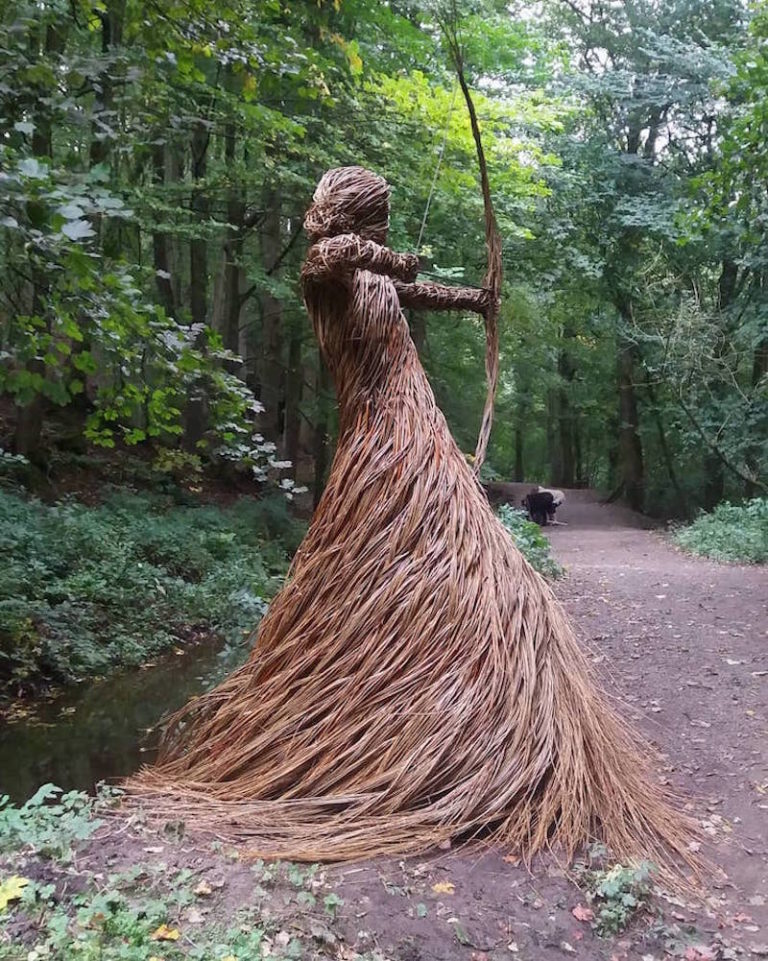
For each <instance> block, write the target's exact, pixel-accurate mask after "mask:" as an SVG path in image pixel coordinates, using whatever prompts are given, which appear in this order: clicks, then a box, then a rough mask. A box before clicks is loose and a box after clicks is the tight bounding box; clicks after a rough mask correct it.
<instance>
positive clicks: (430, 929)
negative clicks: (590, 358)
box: [78, 485, 768, 961]
mask: <svg viewBox="0 0 768 961" xmlns="http://www.w3.org/2000/svg"><path fill="white" fill-rule="evenodd" d="M525 489H527V485H526V487H521V490H522V491H523V492H524V491H525ZM517 502H518V503H519V497H518V499H517ZM558 518H559V519H560V520H562V521H563V522H565V523H566V524H567V526H558V527H554V528H548V533H549V536H550V537H551V540H552V544H553V548H554V553H555V555H556V557H557V558H558V559H559V560H560V561H561V562H562V563H564V564H565V565H566V567H567V570H568V574H567V577H566V578H565V579H564V580H562V581H561V582H559V584H558V586H557V593H558V594H559V595H560V597H561V598H562V600H563V602H564V604H565V606H566V608H567V610H568V612H569V613H570V615H571V617H572V618H573V620H574V622H575V623H576V625H577V628H578V630H579V633H580V635H581V637H582V639H583V641H584V643H585V644H586V645H587V646H588V647H589V648H590V650H591V651H592V658H593V660H594V662H595V665H596V669H597V670H598V672H599V673H600V674H601V675H602V677H603V679H604V683H605V686H606V687H607V689H608V690H609V691H610V692H611V693H612V694H613V695H615V696H617V697H618V698H620V699H621V701H622V702H623V704H624V706H625V708H624V709H625V711H626V713H628V714H629V716H631V717H632V718H633V721H634V723H636V725H637V726H638V727H639V728H640V729H641V730H642V731H643V732H644V734H645V735H646V736H647V737H648V738H649V739H650V740H651V741H652V742H653V743H654V744H655V745H656V746H657V747H658V749H659V750H660V751H661V754H662V758H661V762H660V767H659V771H658V774H659V777H660V778H662V779H663V780H665V781H666V782H668V783H669V784H670V785H672V786H673V788H674V789H675V790H676V791H677V792H679V793H680V794H681V795H682V797H683V800H682V801H681V804H684V805H685V806H686V807H687V808H688V810H689V811H690V812H691V813H693V814H694V815H695V817H696V818H697V819H698V821H699V822H700V824H701V827H702V832H703V844H702V854H704V855H706V856H707V857H708V858H709V859H710V861H711V862H712V865H713V866H712V868H711V870H710V871H709V872H708V876H707V878H706V879H705V880H706V891H705V892H704V894H703V897H701V898H699V899H695V898H694V897H692V896H688V897H679V896H673V895H671V894H667V895H666V896H665V895H664V893H663V892H662V893H661V894H660V896H658V897H657V898H656V899H655V900H654V906H653V909H652V910H651V911H650V912H649V913H646V914H645V915H644V916H643V917H642V918H639V919H637V920H636V921H635V922H633V923H632V924H631V925H630V927H629V928H628V929H627V930H626V931H625V932H623V933H622V934H620V935H618V936H615V937H611V938H599V937H598V936H597V935H596V934H595V933H594V932H593V930H592V927H591V925H590V923H589V922H588V921H579V920H577V918H576V917H574V915H573V913H572V911H573V909H574V908H575V907H577V906H578V905H586V903H587V902H586V900H585V894H584V892H583V891H582V890H580V888H579V887H578V884H577V878H576V877H575V876H574V874H573V873H572V872H568V871H565V870H564V869H563V868H562V866H559V865H558V864H557V862H556V860H555V859H554V858H551V857H550V858H543V859H540V860H538V861H537V862H536V863H535V864H534V865H532V866H531V869H530V870H528V869H527V868H526V867H525V866H523V865H520V864H519V863H515V861H514V856H513V855H512V854H510V852H507V851H503V850H483V849H481V848H479V847H477V846H474V847H471V848H459V849H458V850H456V851H440V852H437V854H435V855H432V856H430V857H425V858H420V859H411V860H406V861H392V862H382V861H373V862H366V863H362V864H357V865H344V866H337V867H326V868H324V869H322V871H321V872H320V874H319V875H317V878H316V881H315V882H314V884H315V886H316V888H317V896H318V900H317V905H316V907H314V908H310V907H306V905H305V906H299V904H298V903H297V901H296V898H295V892H294V894H293V895H292V894H291V890H290V885H289V884H288V882H287V881H285V879H284V878H283V880H282V881H281V880H280V879H279V878H278V880H277V881H275V882H273V884H272V887H270V889H269V891H266V890H265V888H264V885H263V884H262V883H261V882H260V881H259V878H258V868H257V869H256V871H255V872H254V865H253V859H252V858H250V857H249V855H248V852H247V850H234V851H218V852H217V853H214V852H213V849H212V848H211V846H210V845H209V844H203V843H200V842H193V841H192V840H191V839H190V838H189V837H187V838H184V839H182V840H180V841H170V840H169V839H168V838H167V837H166V838H162V839H159V840H157V839H155V840H153V839H151V838H150V837H149V835H148V834H147V833H146V832H145V831H143V830H142V829H141V828H139V827H136V826H133V827H131V826H129V825H123V826H122V827H121V829H120V831H118V832H114V831H113V832H111V835H110V836H108V837H106V838H102V839H101V840H100V841H99V842H98V843H97V844H93V843H91V844H90V845H88V846H87V847H86V848H85V849H84V850H83V852H82V853H81V855H80V856H79V857H78V868H79V869H81V870H83V869H88V870H89V871H99V870H102V871H114V870H119V869H120V868H121V867H122V868H124V867H126V866H127V865H128V864H131V863H136V862H137V861H142V860H146V859H147V854H146V853H145V852H146V851H147V849H148V848H149V850H151V851H154V852H157V853H156V855H153V856H156V857H161V858H162V859H163V861H164V862H167V863H168V865H169V870H170V869H171V868H172V867H174V866H175V867H182V866H184V867H190V868H192V870H193V871H194V872H195V873H196V875H199V876H200V877H211V878H216V879H219V882H220V883H218V884H217V886H216V887H215V891H214V895H213V897H212V899H211V900H210V902H209V904H208V907H207V910H209V911H210V912H211V919H215V918H216V917H217V916H218V917H220V918H224V917H230V918H231V917H232V916H234V913H235V912H236V910H237V909H238V908H239V907H242V906H243V905H244V904H245V903H247V902H250V903H253V901H254V899H261V902H260V903H262V904H263V910H264V912H265V913H266V915H267V916H269V917H270V918H271V921H272V923H273V924H274V925H276V927H277V928H281V927H282V928H285V929H286V930H288V931H290V932H291V933H292V934H296V933H297V932H298V933H299V934H300V935H301V938H302V943H303V944H305V946H306V949H305V953H304V954H303V955H302V956H303V957H315V958H320V957H323V958H325V957H328V958H358V957H360V956H364V957H374V956H375V957H379V958H382V957H383V958H385V959H391V961H453V959H456V961H459V959H461V961H500V959H509V961H512V959H524V961H554V959H562V958H564V957H569V956H572V957H575V958H583V959H589V961H592V959H596V961H635V959H637V961H641V959H642V961H651V959H655V961H658V959H661V958H665V957H670V956H674V957H681V958H685V959H686V961H705V959H706V961H713V959H728V958H748V957H764V956H768V763H767V762H768V750H767V747H768V619H767V618H766V600H767V599H768V575H767V574H766V570H765V568H750V567H744V566H724V565H721V564H717V563H714V562H711V561H707V560H703V559H699V558H694V557H691V556H688V555H685V554H683V553H681V552H679V551H678V550H676V549H675V548H674V547H673V546H672V544H671V543H670V541H669V540H668V539H667V537H666V536H665V535H664V533H663V532H659V531H650V530H647V529H644V528H645V527H647V526H648V524H647V522H646V521H645V519H643V518H640V517H639V516H637V515H633V514H631V512H629V511H627V510H625V509H623V508H621V507H615V506H610V507H606V506H603V505H600V504H598V503H597V502H596V500H595V499H594V497H593V496H592V495H591V494H589V493H588V492H568V500H567V502H566V504H565V506H564V507H563V508H562V509H561V510H560V511H559V513H558ZM155 845H159V846H155ZM505 856H506V857H505ZM329 891H330V892H334V893H335V894H336V895H338V897H340V898H341V899H342V902H343V903H341V904H339V905H338V906H337V907H336V908H335V909H333V908H332V909H331V910H332V911H333V910H335V914H336V917H332V916H331V914H329V912H328V908H327V905H326V907H325V908H324V907H323V897H324V895H326V894H327V893H328V892H329ZM577 913H578V912H577ZM278 943H279V939H278ZM374 950H376V951H377V952H379V953H378V954H375V955H374V954H373V953H372V952H374ZM276 952H277V949H276Z"/></svg>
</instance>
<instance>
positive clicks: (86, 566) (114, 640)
mask: <svg viewBox="0 0 768 961" xmlns="http://www.w3.org/2000/svg"><path fill="white" fill-rule="evenodd" d="M300 536H301V525H299V524H297V522H296V521H294V520H293V519H292V518H290V516H289V515H288V513H287V510H286V506H285V503H284V502H283V500H282V498H280V497H279V496H278V495H276V498H273V499H266V500H263V501H257V500H241V501H239V502H237V503H236V504H234V505H233V506H231V507H228V508H218V507H213V506H173V505H171V504H169V503H168V502H167V501H166V500H164V499H163V498H161V497H149V496H139V495H135V494H126V493H115V494H113V495H112V496H110V497H108V498H107V499H106V500H105V502H104V503H103V504H102V505H100V506H98V507H86V506H84V505H82V504H77V503H74V502H63V503H60V504H56V505H53V506H47V505H44V504H42V503H40V502H37V501H34V500H24V499H22V498H20V497H18V496H16V495H14V494H11V493H4V492H0V559H1V560H0V683H2V684H3V685H6V686H8V685H11V686H13V687H14V688H17V689H18V688H20V687H21V688H23V687H24V686H25V685H26V684H29V683H31V682H36V681H39V680H41V679H42V680H46V679H50V680H56V681H68V680H73V679H77V678H80V677H84V676H88V675H93V674H102V673H104V672H106V671H109V670H111V669H113V668H115V667H117V666H135V665H139V664H141V663H143V662H145V661H147V660H148V659H150V658H151V657H152V656H154V655H155V654H158V653H160V652H161V651H165V650H167V649H168V648H170V647H173V646H175V645H178V644H180V643H184V641H185V639H186V638H187V637H188V636H189V635H190V633H195V634H198V635H199V634H200V633H216V634H219V635H221V636H223V637H225V638H226V639H227V640H228V641H229V642H231V643H235V642H237V641H238V640H240V639H241V638H242V635H243V632H249V631H250V630H252V629H253V628H254V627H255V625H256V624H257V622H258V621H259V619H260V618H261V616H262V615H263V613H264V611H265V610H266V606H267V602H268V600H269V598H271V596H272V595H273V594H274V592H275V590H276V589H277V588H278V586H279V585H280V583H281V580H282V577H283V575H284V573H285V571H286V568H287V562H288V555H289V551H291V550H293V549H295V547H296V545H297V543H298V540H299V538H300Z"/></svg>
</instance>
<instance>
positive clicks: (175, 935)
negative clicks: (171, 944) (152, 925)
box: [150, 924, 181, 941]
mask: <svg viewBox="0 0 768 961" xmlns="http://www.w3.org/2000/svg"><path fill="white" fill-rule="evenodd" d="M180 937H181V932H180V931H179V929H178V928H169V927H168V925H167V924H161V925H160V927H159V928H157V929H156V930H155V931H153V932H152V934H151V935H150V941H178V940H179V938H180Z"/></svg>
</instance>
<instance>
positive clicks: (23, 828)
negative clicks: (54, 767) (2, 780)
mask: <svg viewBox="0 0 768 961" xmlns="http://www.w3.org/2000/svg"><path fill="white" fill-rule="evenodd" d="M54 799H57V800H56V801H55V802H54ZM95 804H96V801H95V799H94V798H92V797H89V796H88V795H87V794H85V793H83V792H82V791H69V792H67V793H66V794H64V793H62V790H61V788H58V787H56V786H55V785H54V784H44V785H43V786H42V787H40V788H38V790H37V791H36V792H35V793H34V795H33V796H32V797H31V798H30V799H29V800H28V801H27V802H26V803H24V804H22V805H21V807H16V806H15V805H13V804H9V798H8V795H7V794H4V795H2V796H0V853H11V852H14V851H19V850H22V849H28V850H30V851H32V852H34V853H35V854H38V855H40V856H42V857H48V858H56V859H57V860H59V861H66V860H68V859H69V857H70V856H71V851H72V845H73V844H74V843H75V842H76V841H84V840H85V839H86V838H89V837H90V836H91V835H92V834H93V832H94V831H95V830H96V829H97V828H98V827H99V826H100V825H101V821H99V820H98V819H97V818H95V817H94V816H93V813H94V806H95Z"/></svg>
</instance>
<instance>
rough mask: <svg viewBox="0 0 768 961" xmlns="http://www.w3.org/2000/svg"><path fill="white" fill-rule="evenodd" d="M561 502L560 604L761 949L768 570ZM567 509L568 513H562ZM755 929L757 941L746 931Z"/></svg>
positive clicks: (741, 927) (609, 513)
mask: <svg viewBox="0 0 768 961" xmlns="http://www.w3.org/2000/svg"><path fill="white" fill-rule="evenodd" d="M578 493H581V494H583V495H584V496H583V497H582V498H580V499H578V500H576V501H574V500H573V499H569V501H567V502H566V504H565V505H564V507H563V508H562V510H561V511H559V512H558V516H559V517H562V519H563V521H566V522H567V523H568V526H565V527H559V526H558V527H552V528H548V529H547V533H548V536H549V538H550V541H551V543H552V546H553V552H554V554H555V556H556V557H557V559H558V560H559V561H560V562H561V563H563V564H564V565H565V566H566V568H567V571H568V576H567V577H566V578H565V579H564V580H563V581H562V582H561V583H560V584H559V585H558V587H557V593H558V595H559V596H560V598H561V599H562V601H563V602H564V604H565V606H566V608H567V610H568V613H569V615H570V616H571V617H572V618H573V620H574V622H575V623H576V626H577V628H578V631H579V634H580V637H581V639H582V641H583V642H585V644H586V645H588V646H589V647H590V648H591V649H592V650H593V652H594V653H593V660H594V661H595V662H596V664H597V666H598V670H599V671H600V672H601V673H602V675H603V677H604V679H605V680H606V684H607V686H608V687H609V689H610V690H612V692H613V693H616V694H617V695H618V696H619V697H620V698H621V700H622V702H623V704H624V705H625V706H626V707H627V709H628V711H629V713H630V714H631V713H634V714H635V722H636V723H637V724H638V726H639V727H640V728H641V729H642V730H643V732H644V733H645V735H646V736H647V737H648V738H649V739H650V740H652V741H653V742H654V743H655V744H656V745H657V746H658V747H659V749H660V750H661V751H662V752H663V754H664V755H665V756H666V758H667V759H668V767H667V768H666V769H665V772H664V773H665V774H666V775H667V776H668V777H669V779H670V783H671V784H672V785H674V787H675V789H679V790H681V791H682V792H684V793H685V795H687V796H688V797H689V798H690V799H691V803H692V805H693V810H694V811H695V814H696V816H697V817H698V819H699V820H700V821H702V822H704V823H703V827H704V831H705V834H706V835H709V836H710V837H711V839H712V842H713V843H712V846H711V848H710V850H709V851H705V853H706V854H707V856H708V857H709V858H710V859H711V860H712V861H714V862H715V863H716V864H717V865H718V866H721V867H722V868H724V869H725V871H726V874H727V875H728V880H727V881H725V880H724V881H723V882H721V883H719V884H718V889H719V890H720V891H721V892H723V893H722V897H723V905H722V910H723V912H724V918H725V919H726V924H727V918H728V917H730V918H733V917H734V916H735V917H738V916H740V915H749V916H750V917H751V919H752V920H751V921H744V922H735V923H733V925H732V926H733V932H732V934H733V935H734V937H736V936H738V935H739V934H741V936H742V937H741V939H739V940H740V941H741V943H744V944H747V945H748V944H749V942H750V939H751V941H753V942H757V943H760V944H761V945H765V944H766V943H768V908H766V905H767V904H768V617H767V616H766V613H767V602H768V572H766V569H765V568H764V567H750V566H746V565H724V564H718V563H716V562H714V561H710V560H707V559H704V558H700V557H695V556H692V555H689V554H686V553H683V552H682V551H680V550H678V549H676V548H675V547H674V545H673V544H672V543H671V542H670V540H669V539H668V538H667V537H666V536H665V535H664V534H662V533H660V532H658V531H648V530H642V529H640V523H639V522H637V523H635V524H634V526H627V525H626V518H627V513H631V512H627V511H626V509H624V508H621V507H615V506H602V505H599V504H597V503H594V501H593V500H591V498H590V496H589V495H588V494H587V492H578ZM571 505H572V509H571V510H569V506H571ZM755 926H757V927H758V928H759V931H755V930H751V931H750V930H746V931H745V928H747V929H749V928H754V927H755Z"/></svg>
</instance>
